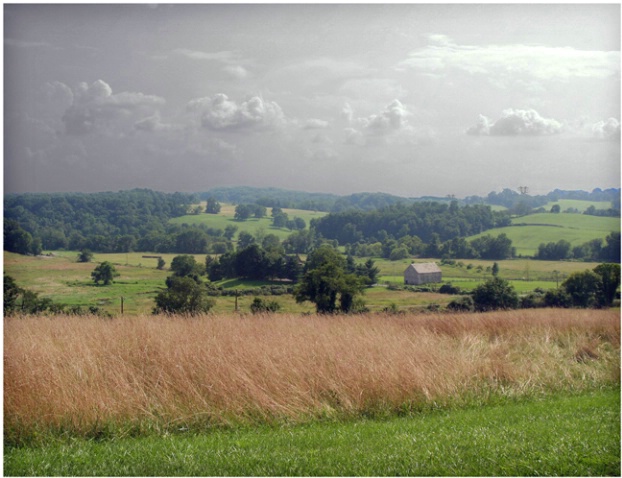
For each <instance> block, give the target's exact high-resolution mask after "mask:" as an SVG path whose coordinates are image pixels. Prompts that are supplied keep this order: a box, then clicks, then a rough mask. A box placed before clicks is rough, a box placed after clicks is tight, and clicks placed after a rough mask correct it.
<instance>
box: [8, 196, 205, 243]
mask: <svg viewBox="0 0 622 478" xmlns="http://www.w3.org/2000/svg"><path fill="white" fill-rule="evenodd" d="M197 200H198V199H197V197H196V196H195V195H191V194H182V193H174V194H165V193H161V192H155V191H151V190H147V189H134V190H131V191H119V192H102V193H91V194H85V193H56V194H12V195H7V196H5V197H4V219H5V223H4V242H5V244H4V249H5V250H8V251H12V252H19V253H29V252H30V253H36V252H37V249H39V250H40V248H41V247H43V248H45V249H48V250H56V249H73V250H81V249H90V250H92V251H97V252H127V251H131V250H153V249H150V247H151V246H152V245H153V242H154V241H149V244H145V245H147V246H148V247H147V248H146V249H141V248H140V243H141V240H142V241H143V242H144V241H145V238H149V237H152V238H153V237H158V236H160V237H161V241H160V242H168V243H171V242H176V241H177V238H176V237H169V238H168V240H167V241H165V240H164V238H163V237H164V236H172V235H173V234H179V233H181V232H182V231H181V230H180V231H174V230H172V229H171V226H170V225H169V224H168V221H169V220H170V219H171V218H173V217H178V216H183V215H184V214H187V211H188V208H189V206H190V205H191V204H192V203H194V202H196V201H197Z"/></svg>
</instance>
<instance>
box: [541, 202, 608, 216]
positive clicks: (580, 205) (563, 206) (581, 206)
mask: <svg viewBox="0 0 622 478" xmlns="http://www.w3.org/2000/svg"><path fill="white" fill-rule="evenodd" d="M555 205H557V206H559V208H560V210H561V211H565V210H567V209H570V208H572V209H576V210H578V211H579V212H581V213H582V212H585V210H587V208H589V207H590V206H594V207H595V208H596V209H609V208H610V207H611V202H609V201H582V200H579V199H560V200H559V201H555V202H550V203H548V204H547V205H546V206H544V208H545V209H547V210H549V211H550V210H551V208H552V207H553V206H555Z"/></svg>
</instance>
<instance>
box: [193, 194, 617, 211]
mask: <svg viewBox="0 0 622 478" xmlns="http://www.w3.org/2000/svg"><path fill="white" fill-rule="evenodd" d="M199 196H200V198H201V199H202V200H207V199H208V198H210V197H213V198H215V199H217V200H219V201H222V202H228V203H234V204H243V203H245V204H252V203H254V204H259V205H261V206H265V207H280V208H293V209H305V210H312V211H324V212H341V211H346V210H360V211H370V210H373V209H382V208H386V207H388V206H391V205H394V204H404V205H408V204H412V203H415V202H430V201H432V202H441V203H446V204H449V203H450V202H451V201H452V200H454V199H453V198H448V197H417V198H414V197H408V198H406V197H400V196H394V195H391V194H386V193H356V194H350V195H348V196H337V195H335V194H323V193H307V192H301V191H289V190H285V189H277V188H252V187H222V188H213V189H210V190H209V191H207V192H203V193H200V195H199ZM561 199H575V200H582V201H602V202H610V203H611V210H612V211H613V213H611V212H608V213H607V214H606V215H616V212H615V211H617V215H618V216H619V215H620V189H619V188H610V189H604V190H603V189H600V188H596V189H594V190H592V191H591V192H588V191H564V190H561V189H555V190H554V191H551V192H549V193H548V194H545V195H536V196H532V195H529V194H526V193H525V194H521V193H519V192H517V191H514V190H512V189H507V188H506V189H503V190H502V191H501V192H499V193H497V192H494V191H493V192H491V193H489V194H488V195H487V196H468V197H466V198H464V199H457V201H458V204H460V205H461V206H464V205H475V204H483V205H490V206H503V207H505V208H507V209H508V210H510V212H511V213H512V214H518V215H523V214H528V213H530V212H531V211H533V210H534V209H537V208H540V207H543V206H544V205H546V204H548V203H550V202H556V201H559V200H561ZM599 215H605V214H604V213H601V214H599Z"/></svg>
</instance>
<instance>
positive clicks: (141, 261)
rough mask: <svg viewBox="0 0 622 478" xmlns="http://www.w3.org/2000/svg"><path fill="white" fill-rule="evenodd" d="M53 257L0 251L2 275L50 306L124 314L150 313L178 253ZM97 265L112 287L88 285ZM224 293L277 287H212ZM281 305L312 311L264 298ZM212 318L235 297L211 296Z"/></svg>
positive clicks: (244, 302)
mask: <svg viewBox="0 0 622 478" xmlns="http://www.w3.org/2000/svg"><path fill="white" fill-rule="evenodd" d="M53 254H54V255H53V256H38V257H32V256H22V255H19V254H14V253H11V252H6V251H5V252H4V271H5V272H6V273H7V274H9V275H10V276H12V277H13V278H14V279H15V280H16V281H17V284H18V285H19V286H20V287H23V288H25V289H29V290H32V291H33V292H37V293H39V294H40V297H47V298H50V299H52V300H53V301H54V302H57V303H61V304H67V305H76V306H81V307H83V308H85V309H88V307H90V306H95V307H99V308H100V309H102V310H105V311H107V312H110V313H112V314H118V313H120V311H121V297H123V312H124V313H125V314H149V313H151V310H152V309H153V306H154V305H155V304H154V298H155V296H156V294H157V293H158V291H159V290H160V289H162V288H164V287H165V284H164V283H165V281H166V277H167V276H168V275H169V274H170V271H169V269H168V268H169V266H170V263H171V261H172V259H173V258H174V257H175V256H176V255H178V254H159V253H158V254H155V253H154V254H150V253H139V252H130V253H127V254H125V253H123V254H94V256H93V261H92V262H89V263H79V262H76V257H77V255H78V253H77V252H75V251H55V252H53ZM144 255H157V256H161V257H162V258H163V259H164V260H165V261H166V266H165V268H164V270H158V269H157V267H156V266H157V259H151V258H144V257H143V256H144ZM194 257H195V258H196V260H197V262H198V263H200V264H204V263H205V257H206V255H205V254H195V255H194ZM103 261H109V262H111V263H113V264H114V265H115V268H116V269H117V271H118V272H119V273H120V276H119V277H117V278H116V279H115V281H114V283H113V284H110V285H108V286H103V285H99V286H96V285H95V284H94V283H93V281H92V280H91V272H92V271H93V269H95V267H97V265H98V264H99V263H101V262H103ZM215 284H216V285H217V286H222V287H223V288H225V289H238V290H240V291H243V290H244V289H248V288H256V287H260V286H262V285H282V284H283V283H281V282H269V281H239V280H224V281H220V282H216V283H215ZM253 299H254V296H253V295H242V294H241V295H240V296H239V297H238V300H237V303H238V310H239V311H241V312H248V311H250V305H251V303H252V302H253ZM267 299H268V300H271V301H272V300H274V301H276V302H278V303H279V305H280V306H281V309H280V310H281V311H283V312H291V313H305V312H311V311H313V310H314V306H313V304H311V303H309V302H307V303H303V304H297V303H296V301H295V300H294V298H293V297H292V296H291V295H282V296H270V297H267ZM214 300H215V302H216V303H215V306H214V308H213V309H212V310H213V312H214V313H218V312H231V311H233V310H235V304H236V300H235V297H214Z"/></svg>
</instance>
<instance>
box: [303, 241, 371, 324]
mask: <svg viewBox="0 0 622 478" xmlns="http://www.w3.org/2000/svg"><path fill="white" fill-rule="evenodd" d="M362 291H363V281H362V280H361V279H360V278H359V277H357V276H356V275H355V274H348V273H347V272H346V260H345V259H344V257H343V256H342V255H341V254H339V252H338V251H336V250H335V249H334V248H332V247H330V246H327V245H325V246H321V247H319V248H318V249H316V250H315V251H313V252H312V253H311V254H309V257H308V258H307V262H306V264H305V267H304V272H303V275H302V279H301V281H300V283H299V284H298V286H297V287H296V289H295V291H294V296H295V297H296V302H304V301H305V300H309V301H311V302H313V303H314V304H315V308H316V311H317V312H318V313H333V312H336V311H338V310H339V311H341V312H350V311H351V310H352V308H353V305H354V298H355V297H356V296H357V295H358V294H360V293H362ZM338 299H339V306H337V300H338Z"/></svg>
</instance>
